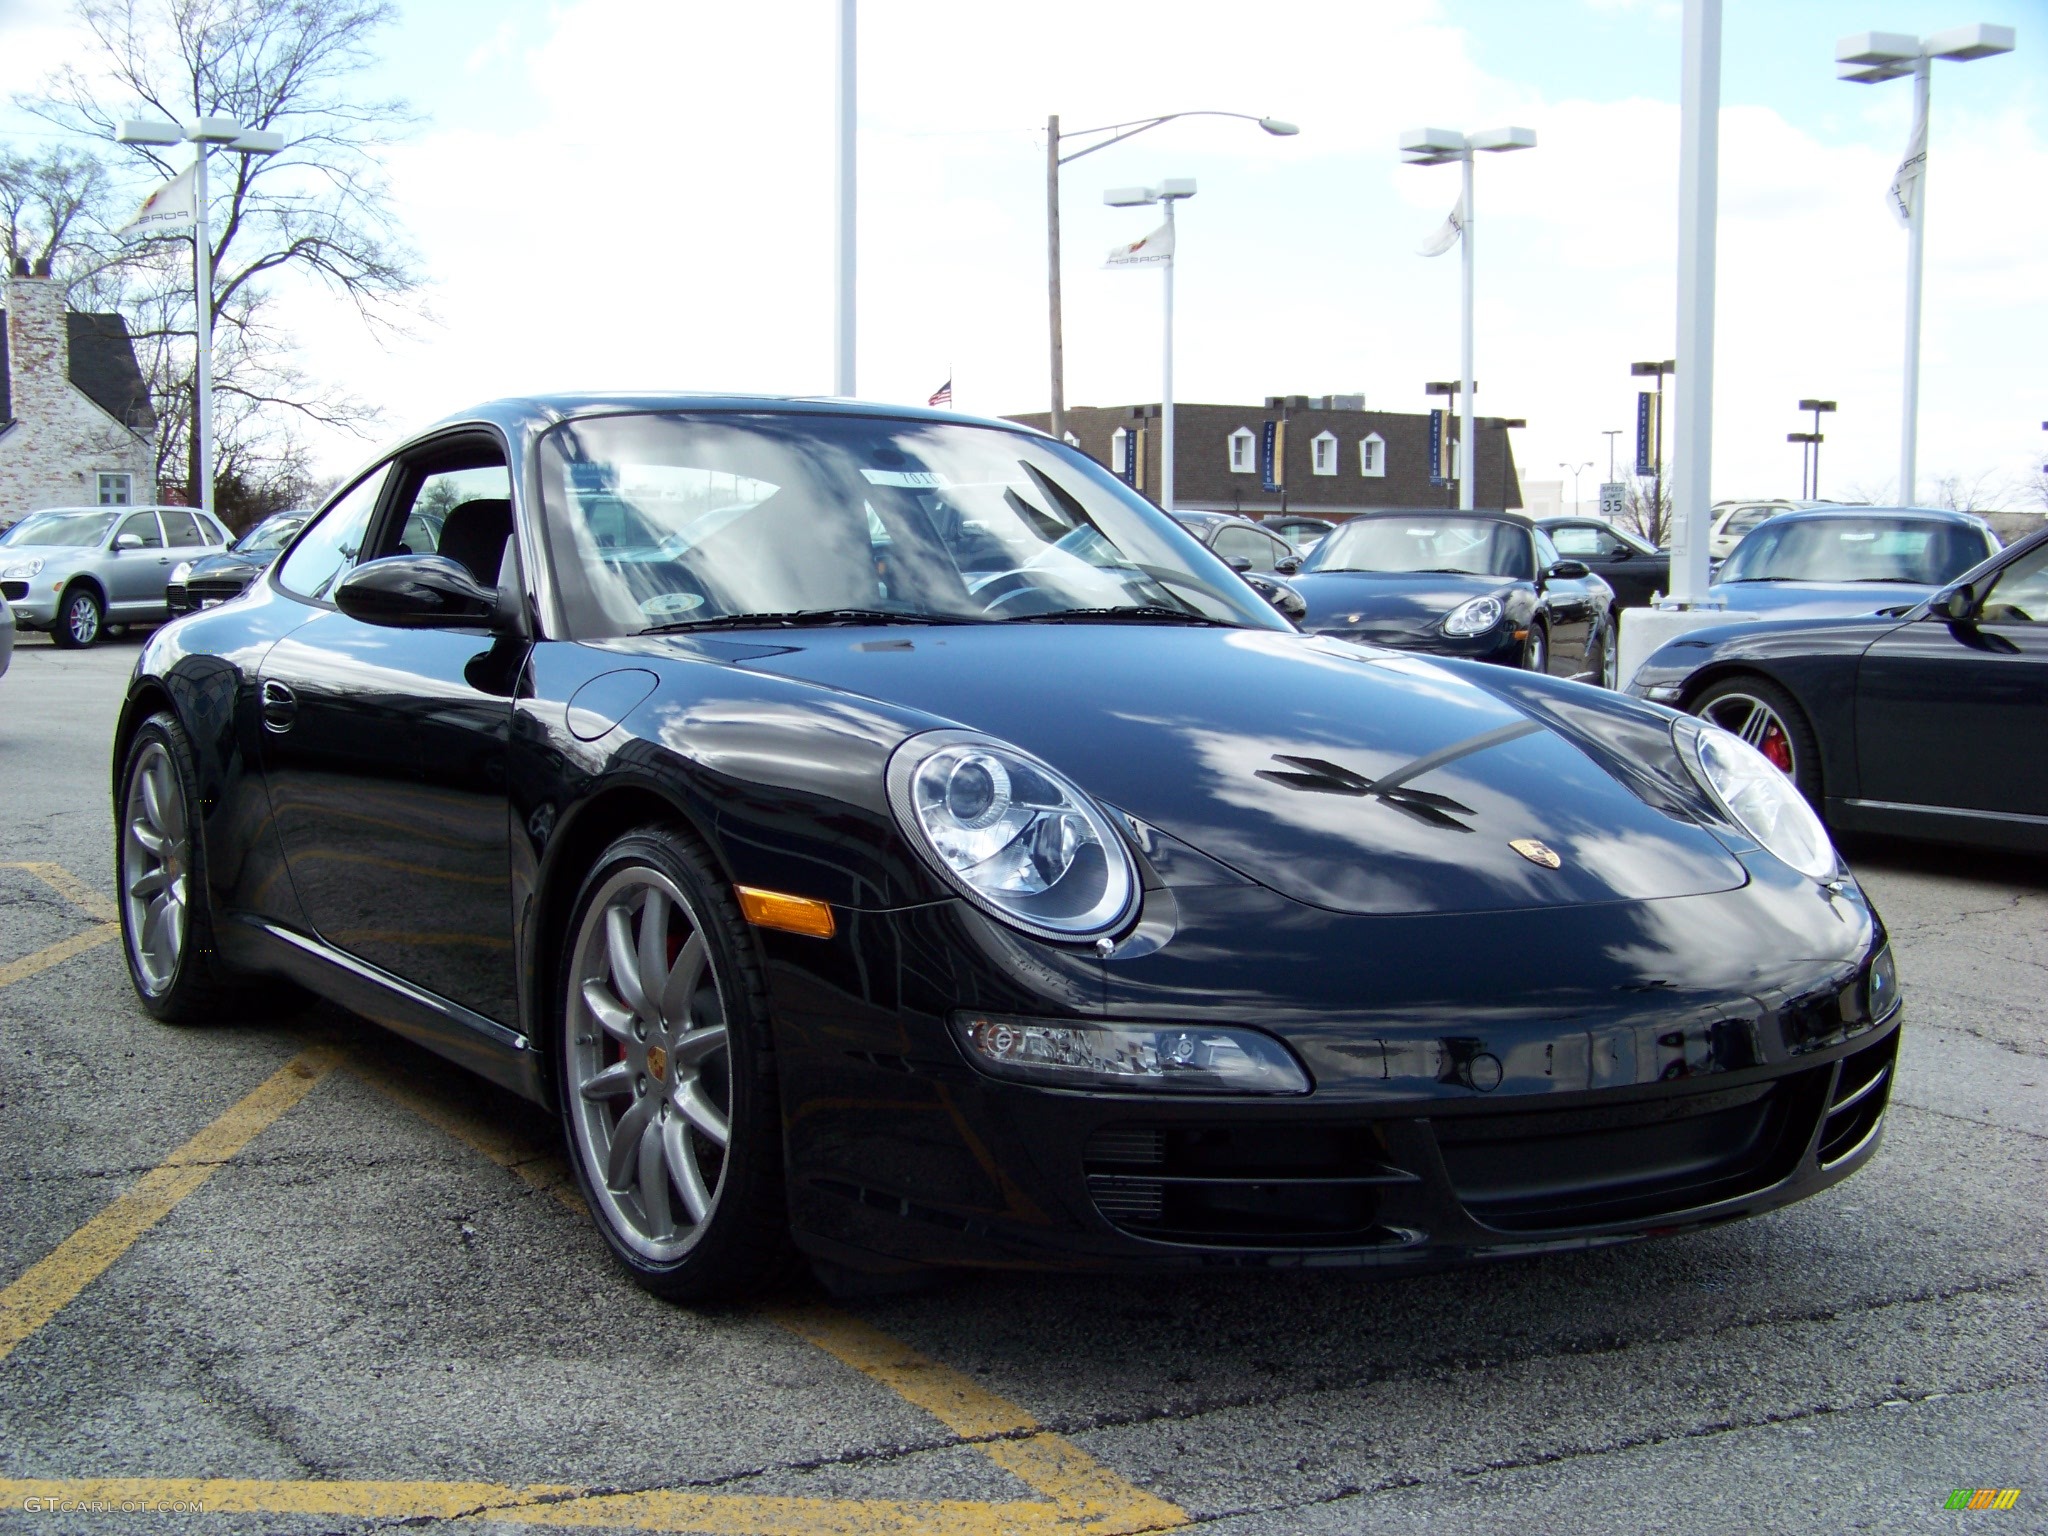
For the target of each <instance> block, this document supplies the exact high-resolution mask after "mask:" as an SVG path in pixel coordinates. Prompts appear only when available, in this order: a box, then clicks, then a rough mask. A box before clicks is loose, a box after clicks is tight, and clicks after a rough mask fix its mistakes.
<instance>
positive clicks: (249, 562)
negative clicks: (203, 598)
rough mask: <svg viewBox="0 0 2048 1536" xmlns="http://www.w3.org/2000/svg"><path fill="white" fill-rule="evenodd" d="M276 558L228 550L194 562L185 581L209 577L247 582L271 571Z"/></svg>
mask: <svg viewBox="0 0 2048 1536" xmlns="http://www.w3.org/2000/svg"><path fill="white" fill-rule="evenodd" d="M275 558H277V557H276V555H275V553H274V552H273V553H271V554H263V555H244V554H239V553H237V552H236V551H234V550H227V551H224V552H222V553H219V554H212V555H206V556H203V557H201V558H200V559H197V560H194V561H193V562H192V569H191V571H190V572H188V573H187V574H186V577H185V579H186V580H187V581H200V580H204V579H206V578H208V577H212V578H214V579H216V580H225V579H227V578H230V577H235V578H239V579H241V580H243V581H247V580H249V579H250V578H252V577H254V576H256V575H258V574H260V573H261V572H263V571H267V570H269V569H270V562H271V561H272V560H274V559H275Z"/></svg>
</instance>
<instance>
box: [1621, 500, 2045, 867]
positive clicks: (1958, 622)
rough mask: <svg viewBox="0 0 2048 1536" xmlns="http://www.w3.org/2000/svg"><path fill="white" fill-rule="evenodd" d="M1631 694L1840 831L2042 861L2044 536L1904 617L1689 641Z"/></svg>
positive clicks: (1846, 619) (1654, 658)
mask: <svg viewBox="0 0 2048 1536" xmlns="http://www.w3.org/2000/svg"><path fill="white" fill-rule="evenodd" d="M1629 691H1630V692H1631V693H1634V694H1635V695H1637V696H1638V697H1639V698H1647V699H1654V700H1656V701H1658V702H1659V703H1664V704H1670V705H1673V706H1675V707H1677V708H1680V709H1689V710H1692V711H1694V712H1695V713H1697V714H1699V715H1701V716H1703V717H1705V718H1706V719H1708V720H1711V721H1713V722H1714V723H1715V724H1717V725H1720V726H1723V727H1725V728H1726V729H1728V730H1731V731H1734V732H1736V733H1737V734H1739V735H1741V736H1742V737H1743V738H1744V739H1745V740H1747V741H1748V742H1750V743H1751V744H1752V745H1753V746H1755V747H1756V748H1757V750H1758V751H1760V752H1762V753H1763V754H1764V756H1765V757H1767V758H1769V759H1770V760H1771V761H1772V762H1773V763H1775V764H1776V765H1777V766H1778V767H1779V768H1780V769H1781V770H1782V771H1784V772H1785V773H1787V774H1789V775H1790V776H1791V777H1792V778H1793V779H1794V780H1795V781H1796V782H1797V783H1798V785H1799V787H1800V789H1802V790H1803V791H1805V794H1806V797H1807V799H1809V800H1810V801H1812V802H1813V804H1814V805H1815V806H1816V807H1819V808H1821V810H1822V812H1823V814H1825V816H1826V817H1827V819H1828V821H1829V823H1830V824H1831V825H1833V826H1835V827H1837V828H1839V829H1840V830H1843V831H1867V832H1893V833H1902V834H1904V835H1907V836H1912V837H1926V838H1934V839H1939V840H1943V841H1950V842H1965V843H1979V844H1983V845H1985V846H1988V847H1994V848H2031V849H2039V850H2048V531H2043V532H2041V533H2036V534H2034V535H2032V536H2031V537H2029V538H2027V539H2025V540H2023V541H2022V542H2020V543H2018V544H2015V545H2013V546H2012V548H2010V549H2007V550H2004V551H2003V552H2001V553H1999V554H1996V555H1994V556H1992V557H1991V558H1990V559H1989V560H1986V561H1984V562H1982V563H1981V564H1979V565H1977V566H1975V567H1974V568H1972V569H1971V570H1968V571H1966V572H1964V573H1963V575H1962V576H1961V577H1960V578H1959V579H1958V580H1956V581H1954V582H1953V583H1951V584H1950V585H1948V586H1946V587H1944V588H1942V589H1941V590H1939V591H1937V592H1936V593H1934V595H1933V596H1932V597H1930V598H1928V599H1926V600H1925V601H1924V602H1919V603H1916V604H1913V605H1911V606H1901V607H1895V608H1891V609H1888V610H1886V611H1884V612H1882V613H1867V614H1860V615H1853V616H1850V615H1845V616H1840V617H1833V618H1828V617H1814V618H1804V619H1781V620H1770V621H1766V622H1762V623H1741V624H1728V625H1717V626H1715V627H1713V628H1711V629H1701V630H1695V631H1694V632H1693V633H1691V634H1688V635H1683V636H1681V637H1679V638H1678V639H1675V640H1673V641H1671V642H1670V643H1669V644H1667V645H1664V646H1661V647H1659V648H1658V649H1657V650H1656V651H1654V652H1652V653H1651V655H1650V656H1649V657H1648V658H1647V659H1646V660H1645V661H1644V663H1643V665H1642V667H1641V668H1640V669H1639V670H1638V671H1637V672H1636V675H1635V677H1634V678H1633V679H1632V680H1631V682H1630V684H1629Z"/></svg>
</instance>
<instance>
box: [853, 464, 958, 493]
mask: <svg viewBox="0 0 2048 1536" xmlns="http://www.w3.org/2000/svg"><path fill="white" fill-rule="evenodd" d="M861 474H862V475H864V476H866V478H867V482H868V484H869V485H897V486H902V487H903V488H904V489H905V490H913V491H927V490H930V491H935V490H943V489H944V488H945V487H946V486H947V485H949V484H951V483H952V482H950V481H949V480H947V479H946V477H945V476H944V475H941V474H938V473H936V472H934V471H932V470H929V469H863V470H861Z"/></svg>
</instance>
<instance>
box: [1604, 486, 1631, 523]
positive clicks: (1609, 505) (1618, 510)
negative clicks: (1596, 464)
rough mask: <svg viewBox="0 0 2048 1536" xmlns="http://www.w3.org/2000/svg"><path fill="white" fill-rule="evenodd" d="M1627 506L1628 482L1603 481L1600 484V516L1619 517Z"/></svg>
mask: <svg viewBox="0 0 2048 1536" xmlns="http://www.w3.org/2000/svg"><path fill="white" fill-rule="evenodd" d="M1627 506H1628V482H1627V481H1625V480H1604V481H1602V482H1601V484H1600V515H1601V516H1602V517H1619V516H1621V514H1622V511H1623V509H1625V508H1626V507H1627Z"/></svg>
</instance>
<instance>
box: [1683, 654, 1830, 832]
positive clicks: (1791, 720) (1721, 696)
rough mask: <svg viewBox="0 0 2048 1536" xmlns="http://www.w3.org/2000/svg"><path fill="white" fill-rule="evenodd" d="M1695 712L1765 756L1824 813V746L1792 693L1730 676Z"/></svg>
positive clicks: (1768, 683)
mask: <svg viewBox="0 0 2048 1536" xmlns="http://www.w3.org/2000/svg"><path fill="white" fill-rule="evenodd" d="M1691 707H1692V712H1693V713H1694V714H1696V715H1698V716H1699V717H1700V718H1701V719H1702V720H1711V721H1712V722H1713V723H1714V724H1715V725H1718V726H1720V727H1721V729H1723V730H1724V731H1733V732H1734V733H1735V734H1736V735H1737V736H1740V737H1741V738H1742V739H1743V740H1744V741H1746V742H1748V743H1749V744H1750V745H1751V746H1752V747H1755V748H1756V749H1757V751H1759V752H1761V753H1763V755H1764V756H1765V757H1767V758H1769V759H1770V761H1771V762H1773V763H1775V764H1776V765H1777V766H1778V768H1779V769H1780V770H1782V771H1783V772H1784V774H1785V775H1786V776H1787V777H1788V778H1790V779H1791V780H1792V782H1793V783H1794V784H1797V785H1798V786H1799V792H1800V793H1801V794H1802V795H1804V796H1806V798H1807V799H1808V800H1809V801H1810V802H1812V804H1813V806H1814V808H1815V809H1816V810H1818V809H1819V808H1820V804H1821V783H1820V743H1819V741H1818V740H1817V739H1816V738H1815V736H1814V734H1813V727H1812V726H1811V725H1809V724H1808V723H1807V719H1806V711H1805V710H1803V709H1801V708H1800V707H1799V702H1798V700H1796V699H1794V698H1793V697H1792V695H1791V694H1789V693H1787V692H1786V691H1785V690H1784V689H1783V688H1780V687H1779V686H1778V685H1777V684H1776V683H1774V682H1771V681H1770V680H1768V679H1767V678H1761V677H1724V678H1722V679H1721V680H1720V681H1719V682H1717V683H1713V684H1710V685H1709V686H1708V687H1707V688H1706V689H1704V690H1703V691H1702V692H1701V693H1700V695H1699V697H1698V698H1696V699H1694V700H1693V701H1692V706H1691Z"/></svg>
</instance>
